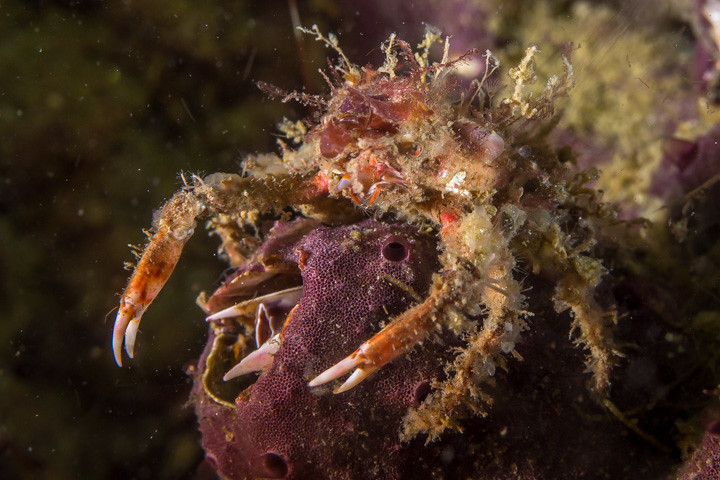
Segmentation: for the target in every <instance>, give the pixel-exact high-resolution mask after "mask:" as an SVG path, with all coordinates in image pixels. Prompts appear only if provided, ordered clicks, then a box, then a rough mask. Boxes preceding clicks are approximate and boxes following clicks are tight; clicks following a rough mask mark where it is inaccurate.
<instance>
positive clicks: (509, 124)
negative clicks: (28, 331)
mask: <svg viewBox="0 0 720 480" xmlns="http://www.w3.org/2000/svg"><path fill="white" fill-rule="evenodd" d="M313 33H315V34H316V35H317V37H318V39H320V40H322V41H325V42H326V43H327V44H328V45H331V46H333V47H336V45H335V44H334V43H333V42H330V41H329V40H327V39H325V37H323V36H322V35H321V34H320V33H319V32H317V30H314V31H313ZM428 41H429V40H427V39H426V42H425V43H426V44H427V42H428ZM430 43H432V42H430ZM383 50H384V51H385V53H386V55H387V60H386V63H385V65H383V66H382V67H380V68H379V69H377V70H374V69H372V68H365V69H363V70H360V69H358V68H357V67H356V66H354V65H352V64H351V63H350V62H349V61H347V59H345V57H344V55H342V52H341V51H340V50H339V49H338V52H339V53H340V55H341V57H342V58H343V62H342V63H341V65H340V66H339V67H337V71H338V72H339V73H340V74H342V75H343V77H344V79H342V80H340V79H338V81H337V82H336V84H334V85H333V86H332V93H331V95H330V97H329V98H323V99H320V98H313V99H310V100H311V101H313V102H315V103H316V104H318V105H322V106H323V108H324V115H323V116H322V118H321V119H320V121H319V122H317V124H315V125H311V126H310V128H309V129H306V128H303V129H297V131H307V134H306V135H304V136H301V137H295V138H294V140H295V141H296V142H298V143H299V146H298V147H297V148H290V147H288V146H287V145H285V144H284V143H282V147H283V155H282V158H279V157H276V156H272V155H265V156H257V157H256V158H253V159H250V160H249V161H248V162H247V164H246V165H245V167H246V168H245V169H244V176H240V175H235V174H213V175H211V176H209V177H206V178H205V179H199V178H196V179H194V182H193V184H192V185H188V186H186V188H184V189H183V190H182V191H180V192H178V193H177V194H176V195H175V197H173V199H171V200H170V201H169V202H168V204H167V205H166V206H165V207H163V209H162V211H161V213H160V215H159V219H158V221H157V224H156V225H155V233H154V235H153V236H152V237H151V240H150V243H149V245H148V247H147V248H146V250H145V252H144V254H143V256H142V258H141V260H140V262H139V263H138V266H137V268H136V270H135V272H134V274H133V276H132V278H131V280H130V283H129V284H128V287H127V289H126V291H125V293H124V294H123V297H122V303H121V309H120V311H119V312H118V316H117V319H116V324H115V329H114V340H113V345H114V349H115V357H116V360H117V362H118V364H120V360H121V351H120V347H121V345H122V336H123V334H124V335H125V345H126V350H127V351H128V353H129V354H130V355H131V356H132V351H133V344H134V340H135V333H136V332H137V325H138V323H139V320H140V316H141V315H142V312H144V310H145V308H147V306H148V304H149V303H150V302H151V301H152V298H154V296H155V295H156V294H157V292H158V291H159V289H160V288H161V287H162V284H163V283H164V282H165V281H166V280H167V277H168V276H169V274H170V272H171V271H172V268H173V267H174V265H175V263H176V262H177V260H178V258H179V256H180V251H181V249H182V245H183V243H184V241H185V240H186V239H187V237H188V236H189V233H190V232H191V231H192V228H193V227H194V224H195V221H196V219H197V218H199V217H201V216H209V217H210V219H211V223H210V225H211V227H213V228H214V230H215V231H216V232H217V233H218V234H219V235H220V237H221V239H222V241H223V249H224V251H225V252H226V253H227V254H228V256H229V257H230V258H231V259H232V258H233V257H234V256H235V257H237V258H238V260H236V261H235V262H234V263H242V258H241V257H242V255H238V254H237V252H238V250H239V248H238V241H237V239H238V238H242V237H243V236H247V235H248V234H247V227H248V226H250V225H255V226H256V227H257V225H256V224H257V218H258V214H259V213H262V214H276V215H280V214H281V213H282V212H284V211H287V209H288V208H290V209H292V210H293V211H294V212H295V214H296V215H299V216H302V217H306V218H311V219H315V220H316V221H322V222H325V223H331V224H334V225H343V224H350V223H353V222H355V221H356V220H357V217H358V214H360V215H362V214H368V213H372V214H373V215H374V216H375V217H376V218H378V219H391V220H394V221H402V222H406V223H411V224H415V225H417V226H418V227H419V228H421V229H423V230H424V231H427V232H430V233H431V234H433V235H435V236H436V238H437V244H438V250H439V262H440V265H439V267H438V268H436V269H435V274H434V275H433V276H432V281H431V282H430V285H428V287H427V294H424V295H423V294H422V293H417V292H416V291H415V290H414V289H413V288H410V287H408V289H407V292H410V293H411V295H410V297H412V299H413V301H412V302H410V303H408V308H407V309H406V310H404V311H402V312H400V311H393V312H390V311H388V312H387V314H386V318H385V321H380V322H378V323H377V325H379V324H384V325H385V326H384V327H383V328H381V329H379V330H378V331H376V332H375V333H374V334H373V335H372V336H370V337H369V338H366V337H367V336H366V335H364V333H367V332H366V331H363V332H358V333H359V337H358V343H359V342H360V341H363V342H364V343H362V344H360V345H359V346H358V347H357V348H356V349H355V351H354V352H353V351H348V352H345V353H344V355H347V356H346V357H345V358H344V359H343V358H342V355H343V352H335V353H336V354H338V355H340V359H339V361H336V363H335V364H329V365H328V364H326V362H312V361H309V360H308V359H307V358H305V357H303V356H302V355H300V357H298V358H299V361H300V363H299V364H294V363H293V367H292V368H293V369H294V370H293V371H295V376H294V377H293V378H294V380H293V382H295V383H293V387H292V388H293V389H301V388H302V389H307V392H308V393H307V394H308V395H321V394H322V392H323V391H324V390H320V391H318V392H316V393H311V392H313V389H315V390H317V389H318V387H319V386H320V385H323V384H326V383H328V382H331V381H333V380H335V379H337V378H339V377H341V376H344V375H345V374H347V373H350V372H352V374H351V375H350V377H348V378H347V379H346V381H345V382H344V383H343V384H342V385H340V386H339V387H338V388H337V389H336V390H335V392H336V393H341V392H345V391H347V390H350V389H352V388H353V387H356V386H357V385H358V384H359V383H360V382H362V381H363V380H364V379H365V378H367V377H368V376H369V375H371V374H373V373H374V372H376V371H378V370H380V369H382V368H383V367H384V366H385V365H387V364H388V363H392V362H396V361H400V360H398V359H399V357H401V356H403V355H404V354H405V353H407V352H409V351H411V349H412V348H413V347H414V346H415V345H417V344H419V343H421V342H423V341H424V340H425V339H427V338H428V337H430V336H431V334H432V333H433V332H440V331H444V330H447V331H450V332H453V333H454V335H456V336H457V337H458V338H462V339H463V341H464V342H465V347H464V348H462V349H460V350H458V351H457V354H456V355H455V357H454V358H453V359H451V360H449V361H448V362H447V365H445V366H444V371H445V372H446V373H447V375H446V377H445V378H444V379H443V380H442V381H440V380H438V382H437V383H436V384H435V389H434V390H433V392H432V393H431V394H430V395H429V396H428V398H427V399H426V400H425V401H424V402H423V403H422V404H421V405H419V406H418V407H417V409H416V411H415V414H414V415H413V416H412V417H406V418H405V420H404V423H403V429H402V430H403V431H402V435H403V438H405V439H412V438H414V437H415V436H416V435H418V434H427V435H429V438H437V437H438V436H439V435H440V434H441V433H442V432H443V431H444V430H445V429H446V428H448V427H454V426H456V425H457V423H456V422H457V420H458V418H461V417H462V416H464V415H467V414H468V412H469V413H476V412H479V411H482V410H483V408H485V407H487V405H488V395H487V394H485V393H484V390H483V386H482V385H483V384H486V383H487V382H489V381H491V380H492V378H491V377H493V375H494V372H495V369H496V366H499V367H504V366H505V362H506V360H505V357H508V356H514V357H518V358H519V357H520V355H519V354H518V353H517V352H516V351H515V345H516V343H517V342H518V341H519V339H520V336H521V332H522V330H523V329H524V328H526V321H527V319H528V318H529V317H530V316H531V315H532V314H533V312H532V311H528V310H526V298H525V295H524V294H523V293H522V289H521V280H520V278H519V275H518V258H522V261H523V268H526V269H528V270H529V271H532V272H533V273H539V272H543V273H544V274H546V275H547V276H548V278H550V279H552V280H553V281H554V282H555V285H556V287H555V291H554V296H553V300H554V304H555V308H556V310H557V311H558V312H560V311H565V310H568V311H570V312H571V315H572V318H573V323H572V325H571V326H570V328H569V329H570V330H571V331H575V332H578V333H577V334H576V337H575V338H576V341H577V343H579V344H581V345H582V346H583V347H584V348H585V349H586V350H587V351H588V365H589V367H590V370H591V372H592V382H591V383H592V388H593V390H594V391H595V392H597V393H601V394H602V392H603V391H605V390H606V389H607V386H608V383H609V371H610V367H611V366H612V364H613V352H614V348H613V343H612V336H611V335H609V333H608V332H609V328H610V327H611V325H612V321H613V318H614V317H613V315H612V311H613V306H612V305H603V304H602V303H601V302H599V301H598V300H597V299H596V298H595V288H596V287H597V286H598V285H599V283H600V281H601V279H602V276H603V274H604V268H603V267H602V263H601V261H600V260H599V259H598V258H596V257H595V256H593V252H592V249H593V247H594V246H595V244H596V242H597V238H598V236H599V234H598V232H599V231H602V230H606V231H607V232H608V233H609V232H610V230H611V228H613V227H614V225H615V224H614V212H613V211H612V209H609V208H608V207H606V206H604V205H603V204H602V203H600V202H599V200H598V195H597V194H596V192H594V191H593V190H592V189H588V188H587V187H586V186H585V185H586V183H587V182H588V181H590V180H592V179H593V173H592V172H591V173H589V174H576V173H575V172H573V166H572V164H571V163H570V162H567V161H563V160H562V159H561V158H559V157H558V155H557V153H556V152H555V151H553V150H552V149H550V148H549V147H548V146H547V145H546V143H545V141H544V132H545V131H546V130H547V121H548V119H550V117H551V115H552V112H553V105H554V102H555V101H556V100H557V99H558V98H560V97H562V96H563V95H564V94H565V93H566V91H567V89H568V88H569V87H570V86H571V84H572V69H571V67H570V65H569V63H568V62H567V61H565V73H564V75H563V76H562V77H558V78H555V77H554V78H553V79H551V80H550V81H548V85H547V87H546V89H545V91H543V92H542V93H541V94H539V95H535V96H533V97H531V96H529V95H523V89H524V88H525V87H526V86H527V84H528V83H530V81H531V80H532V79H533V78H534V74H533V71H532V58H533V55H535V54H536V53H537V49H536V48H535V47H531V48H529V49H528V51H527V52H526V56H525V58H524V59H523V60H522V62H521V63H520V65H519V66H518V67H517V68H515V69H512V70H511V71H510V77H511V79H513V80H514V81H515V90H514V92H513V95H512V96H511V97H510V98H507V99H505V100H504V101H502V102H500V103H499V104H497V105H493V106H490V107H487V106H485V101H484V99H483V101H481V102H478V103H479V105H476V104H475V102H474V100H475V99H476V98H477V96H482V95H483V91H482V82H480V83H479V84H477V85H476V86H475V87H476V88H475V90H474V91H471V92H468V94H467V95H465V96H462V95H461V96H460V97H459V99H458V96H457V94H456V90H457V88H456V85H455V83H454V82H453V77H452V73H453V69H454V68H455V65H456V63H457V62H450V61H448V59H447V58H445V59H443V61H442V62H440V63H435V64H431V63H430V61H429V60H428V51H427V48H426V49H425V52H424V53H423V54H415V55H413V54H412V52H411V50H410V48H409V47H408V46H407V44H405V43H403V42H399V41H397V40H395V39H394V37H391V39H390V40H389V41H388V42H387V43H386V44H384V46H383ZM446 51H447V48H446ZM493 58H494V57H491V55H490V54H489V53H488V54H487V55H486V60H487V62H486V68H487V70H488V73H491V72H490V71H491V70H492V68H491V67H493V62H492V59H493ZM460 61H462V59H460ZM338 78H339V77H338ZM286 127H287V125H286ZM286 130H288V131H289V130H290V129H289V128H286ZM348 197H350V199H348ZM253 219H255V220H253ZM299 232H300V233H301V234H307V235H311V234H308V233H307V231H304V230H303V229H302V228H300V230H299ZM400 245H401V246H402V244H400ZM393 248H396V247H393ZM300 250H301V251H302V248H300ZM298 255H299V256H298V257H297V258H296V259H295V262H296V265H295V266H293V265H290V266H288V265H286V264H285V263H283V261H278V262H277V263H276V264H273V263H272V262H270V261H267V262H269V263H267V262H266V264H263V269H262V270H263V272H262V275H260V276H257V275H254V274H253V273H252V272H251V271H250V270H246V271H243V272H241V273H239V274H238V275H237V277H235V278H236V279H235V280H233V281H234V282H235V284H233V283H232V282H230V283H228V284H227V285H226V286H225V287H224V288H225V289H226V291H225V292H224V293H221V292H218V293H216V294H215V295H214V296H213V297H212V298H211V299H210V304H208V305H209V313H211V316H210V320H211V321H212V322H225V321H227V320H226V319H227V318H232V316H233V315H234V316H236V317H237V316H240V317H242V316H244V315H246V314H247V313H248V312H253V311H254V320H252V321H248V322H249V328H250V329H251V330H254V331H255V334H254V336H255V339H256V344H257V350H256V353H251V354H250V355H248V356H247V357H245V359H242V360H241V361H240V363H239V364H238V365H236V366H235V367H232V369H231V373H228V374H227V375H226V378H228V379H234V378H235V377H243V376H245V374H248V373H249V372H251V371H254V370H264V371H266V372H275V370H274V369H276V368H278V366H277V365H276V362H278V361H279V360H278V359H279V358H282V359H283V360H282V362H290V357H289V355H288V354H287V353H285V352H286V349H287V348H290V347H289V346H287V345H290V344H291V343H288V342H290V341H291V340H290V339H291V338H293V337H291V336H290V332H291V331H292V328H294V327H292V325H296V324H297V323H298V322H299V321H300V318H302V317H304V316H305V315H306V313H305V311H304V310H303V308H304V307H303V308H301V307H300V305H303V302H302V300H299V303H298V304H297V305H298V307H297V308H291V309H288V308H287V305H291V304H292V303H294V302H293V297H292V296H293V295H295V297H294V299H295V300H297V295H298V290H291V292H286V293H283V294H282V295H280V296H279V297H272V292H266V291H265V290H264V289H263V285H264V284H265V282H266V280H267V279H269V278H270V277H272V276H284V275H288V272H287V271H284V270H283V269H286V268H287V269H289V270H288V271H293V269H295V273H291V274H290V275H295V277H297V269H298V268H299V270H300V271H303V265H305V264H307V262H311V261H312V256H310V257H307V258H306V257H303V254H301V253H300V254H298ZM280 258H281V259H282V258H286V257H285V256H283V255H280ZM266 260H267V259H266ZM405 282H406V281H405V280H402V279H400V280H399V283H398V284H397V285H396V288H397V286H398V285H405V284H406V283H405ZM291 284H292V282H291V281H289V284H288V285H286V287H287V288H289V289H292V288H293V287H295V288H297V285H294V286H293V285H291ZM407 292H406V293H407ZM266 294H267V295H271V297H268V298H267V299H264V300H253V297H256V298H259V299H263V298H264V297H263V295H266ZM288 295H289V296H288ZM303 295H304V293H303ZM303 298H304V297H303ZM266 300H267V301H266ZM223 303H227V304H223ZM221 304H223V305H221ZM220 306H222V307H223V308H222V309H220ZM206 308H208V306H207V305H206ZM273 310H274V311H273ZM221 312H224V313H221ZM334 314H338V315H343V314H344V313H343V312H334ZM252 317H253V316H252V315H251V316H250V317H248V318H252ZM274 317H276V318H274ZM281 324H283V325H284V327H281V326H280V325H281ZM261 330H262V331H261ZM360 333H363V335H360ZM325 335H327V336H328V342H329V344H331V345H333V346H334V347H333V348H336V349H340V350H344V349H345V348H346V347H347V346H348V345H346V344H345V343H343V344H342V345H339V344H337V343H333V342H332V340H331V339H330V337H331V336H332V335H333V333H332V329H329V330H328V331H327V332H326V333H325ZM361 337H362V340H361V339H360V338H361ZM348 354H349V355H348ZM323 358H325V357H323ZM293 361H295V360H293ZM283 364H285V363H283ZM287 365H288V368H289V365H290V363H287ZM227 367H231V366H230V365H227ZM261 378H263V377H261ZM299 378H303V382H302V384H301V383H298V382H299V380H298V379H299ZM232 381H238V380H232Z"/></svg>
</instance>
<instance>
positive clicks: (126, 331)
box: [112, 190, 205, 366]
mask: <svg viewBox="0 0 720 480" xmlns="http://www.w3.org/2000/svg"><path fill="white" fill-rule="evenodd" d="M204 209H205V206H204V205H203V203H202V202H201V201H200V200H199V199H198V198H197V197H196V196H195V195H193V194H192V193H191V192H189V191H186V190H185V191H181V192H178V193H176V194H175V196H174V197H173V198H172V199H171V200H170V201H169V202H168V203H166V204H165V206H164V207H163V208H162V211H161V216H160V219H159V220H158V223H157V225H156V232H155V233H154V234H153V235H152V237H151V238H150V242H149V243H148V245H147V247H145V250H144V251H143V253H142V257H140V261H139V262H138V264H137V266H136V267H135V270H134V271H133V274H132V276H131V277H130V281H129V282H128V285H127V287H126V288H125V291H124V292H123V295H122V297H121V299H120V308H119V309H118V313H117V316H116V317H115V325H114V326H113V340H112V343H113V354H114V355H115V362H117V364H118V366H122V344H123V336H124V338H125V350H126V351H127V354H128V356H129V357H130V358H132V357H133V352H134V348H135V337H136V335H137V331H138V325H139V324H140V319H141V318H142V316H143V313H145V310H147V308H148V306H149V305H150V304H151V303H152V301H153V300H154V299H155V297H157V295H158V293H160V290H162V288H163V286H164V285H165V282H167V280H168V278H170V274H171V273H172V271H173V270H174V269H175V265H177V262H178V260H179V259H180V255H181V253H182V250H183V247H184V246H185V243H186V242H187V241H188V239H189V238H190V237H191V236H192V234H193V230H194V228H195V219H196V218H197V217H198V216H199V215H200V214H201V213H202V212H203V210H204Z"/></svg>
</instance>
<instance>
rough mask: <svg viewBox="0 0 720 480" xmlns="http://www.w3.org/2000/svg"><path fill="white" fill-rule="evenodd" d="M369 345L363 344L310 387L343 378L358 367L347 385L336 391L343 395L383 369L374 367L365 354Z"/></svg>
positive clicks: (344, 384) (378, 366) (325, 372)
mask: <svg viewBox="0 0 720 480" xmlns="http://www.w3.org/2000/svg"><path fill="white" fill-rule="evenodd" d="M369 344H370V342H365V343H363V344H362V345H361V346H360V348H358V349H357V350H355V351H354V352H353V353H352V354H351V355H350V356H349V357H346V358H345V359H344V360H341V361H340V362H338V363H336V364H335V365H333V366H332V367H330V368H328V369H327V370H325V371H324V372H323V373H321V374H320V375H318V376H317V377H315V378H314V379H313V380H312V381H311V382H310V383H308V386H309V387H317V386H318V385H322V384H324V383H327V382H330V381H332V380H335V379H336V378H339V377H342V376H343V375H345V374H346V373H349V372H350V371H351V370H352V369H354V368H356V367H359V368H356V370H355V371H354V372H353V374H352V375H350V377H349V378H348V379H347V380H346V381H345V383H343V384H342V385H341V386H340V387H338V388H337V389H335V391H334V393H342V392H345V391H347V390H350V389H351V388H353V387H354V386H355V385H357V384H358V383H360V382H362V381H363V380H365V379H366V378H367V377H368V376H369V375H370V374H371V373H373V372H374V371H375V370H378V369H379V368H380V367H381V365H373V364H372V362H370V361H369V360H368V358H367V357H366V356H365V355H364V354H363V350H364V349H365V350H367V349H368V348H369V346H370V345H369Z"/></svg>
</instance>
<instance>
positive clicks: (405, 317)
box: [308, 282, 442, 393]
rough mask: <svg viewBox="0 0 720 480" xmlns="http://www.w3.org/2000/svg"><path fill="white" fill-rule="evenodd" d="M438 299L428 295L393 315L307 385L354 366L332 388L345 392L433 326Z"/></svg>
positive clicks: (314, 383) (429, 330)
mask: <svg viewBox="0 0 720 480" xmlns="http://www.w3.org/2000/svg"><path fill="white" fill-rule="evenodd" d="M441 283H442V282H441ZM438 298H441V297H438V296H437V295H430V296H428V298H426V299H425V301H424V302H423V303H421V304H419V305H416V306H414V307H413V308H411V309H409V310H407V311H406V312H404V313H402V314H401V315H400V316H399V317H396V318H395V319H394V320H393V321H392V322H390V324H389V325H388V326H386V327H385V328H383V329H382V330H380V331H379V332H378V333H376V334H375V335H374V336H373V337H372V338H371V339H370V340H368V341H367V342H365V343H363V344H362V345H360V347H359V348H358V349H357V350H355V351H354V352H353V353H352V354H351V355H349V356H348V357H346V358H345V359H344V360H341V361H340V362H338V363H336V364H335V365H333V366H332V367H330V368H329V369H327V370H325V371H324V372H323V373H321V374H320V375H318V376H317V377H315V378H314V379H313V380H312V381H311V382H310V383H309V384H308V386H310V387H317V386H318V385H322V384H324V383H327V382H329V381H331V380H334V379H336V378H338V377H341V376H343V375H345V374H346V373H349V372H350V371H351V370H353V369H355V371H354V372H353V374H352V375H350V377H349V378H348V379H347V380H346V381H345V383H343V384H342V385H341V386H340V388H338V389H337V390H335V393H342V392H345V391H347V390H350V389H351V388H353V387H354V386H356V385H357V384H358V383H360V382H362V381H363V380H365V378H367V377H368V376H369V375H370V374H371V373H373V372H374V371H376V370H378V369H380V368H381V367H382V366H383V365H385V364H387V363H389V362H391V361H393V360H394V359H395V358H397V357H398V356H400V355H402V354H403V353H405V352H406V351H407V350H409V349H410V348H412V347H413V346H415V345H416V344H418V343H420V342H421V341H422V340H423V339H424V338H425V337H427V336H428V334H429V333H430V332H431V331H432V330H433V328H434V327H435V321H434V319H435V313H436V312H437V306H438V305H437V299H438Z"/></svg>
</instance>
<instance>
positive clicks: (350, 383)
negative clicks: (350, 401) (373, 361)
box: [333, 368, 373, 394]
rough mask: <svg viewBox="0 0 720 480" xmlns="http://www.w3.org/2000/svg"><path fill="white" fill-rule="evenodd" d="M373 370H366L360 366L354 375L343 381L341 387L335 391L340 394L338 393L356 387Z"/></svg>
mask: <svg viewBox="0 0 720 480" xmlns="http://www.w3.org/2000/svg"><path fill="white" fill-rule="evenodd" d="M372 372H373V370H370V371H366V370H363V369H361V368H358V369H357V370H355V371H354V372H353V374H352V375H350V377H348V379H347V380H345V383H343V384H342V385H341V386H340V388H338V389H337V390H335V391H334V392H333V393H335V394H338V393H343V392H347V391H348V390H350V389H351V388H353V387H355V386H356V385H357V384H358V383H360V382H362V381H363V380H365V379H366V378H367V377H368V375H370V374H371V373H372Z"/></svg>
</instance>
